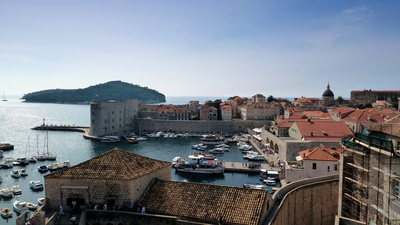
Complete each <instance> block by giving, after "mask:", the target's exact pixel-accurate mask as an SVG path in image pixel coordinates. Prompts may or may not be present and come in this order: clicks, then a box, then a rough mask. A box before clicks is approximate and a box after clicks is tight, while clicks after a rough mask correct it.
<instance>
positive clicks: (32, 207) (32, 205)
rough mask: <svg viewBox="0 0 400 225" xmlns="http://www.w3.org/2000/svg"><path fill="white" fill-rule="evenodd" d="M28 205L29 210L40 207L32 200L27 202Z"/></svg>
mask: <svg viewBox="0 0 400 225" xmlns="http://www.w3.org/2000/svg"><path fill="white" fill-rule="evenodd" d="M26 206H28V209H29V210H32V211H33V210H36V209H37V207H38V205H36V204H33V203H32V202H27V203H26Z"/></svg>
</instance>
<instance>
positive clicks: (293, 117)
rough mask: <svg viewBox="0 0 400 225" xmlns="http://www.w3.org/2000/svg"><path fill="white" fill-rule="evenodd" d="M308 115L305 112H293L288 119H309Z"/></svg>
mask: <svg viewBox="0 0 400 225" xmlns="http://www.w3.org/2000/svg"><path fill="white" fill-rule="evenodd" d="M307 118H308V117H307V116H306V115H303V114H296V113H295V114H293V115H291V116H290V117H289V118H288V119H289V120H295V119H307Z"/></svg>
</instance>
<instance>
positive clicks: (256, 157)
mask: <svg viewBox="0 0 400 225" xmlns="http://www.w3.org/2000/svg"><path fill="white" fill-rule="evenodd" d="M247 159H248V160H252V161H264V160H265V159H264V156H262V155H250V156H249V157H248V158H247Z"/></svg>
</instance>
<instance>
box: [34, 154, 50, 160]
mask: <svg viewBox="0 0 400 225" xmlns="http://www.w3.org/2000/svg"><path fill="white" fill-rule="evenodd" d="M35 158H36V160H37V161H45V160H47V157H46V155H45V154H39V155H36V156H35Z"/></svg>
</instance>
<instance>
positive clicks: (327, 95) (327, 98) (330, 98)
mask: <svg viewBox="0 0 400 225" xmlns="http://www.w3.org/2000/svg"><path fill="white" fill-rule="evenodd" d="M322 105H323V106H333V105H336V102H335V95H334V94H333V92H332V91H331V89H330V86H329V84H328V86H327V87H326V90H325V91H324V93H322Z"/></svg>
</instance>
